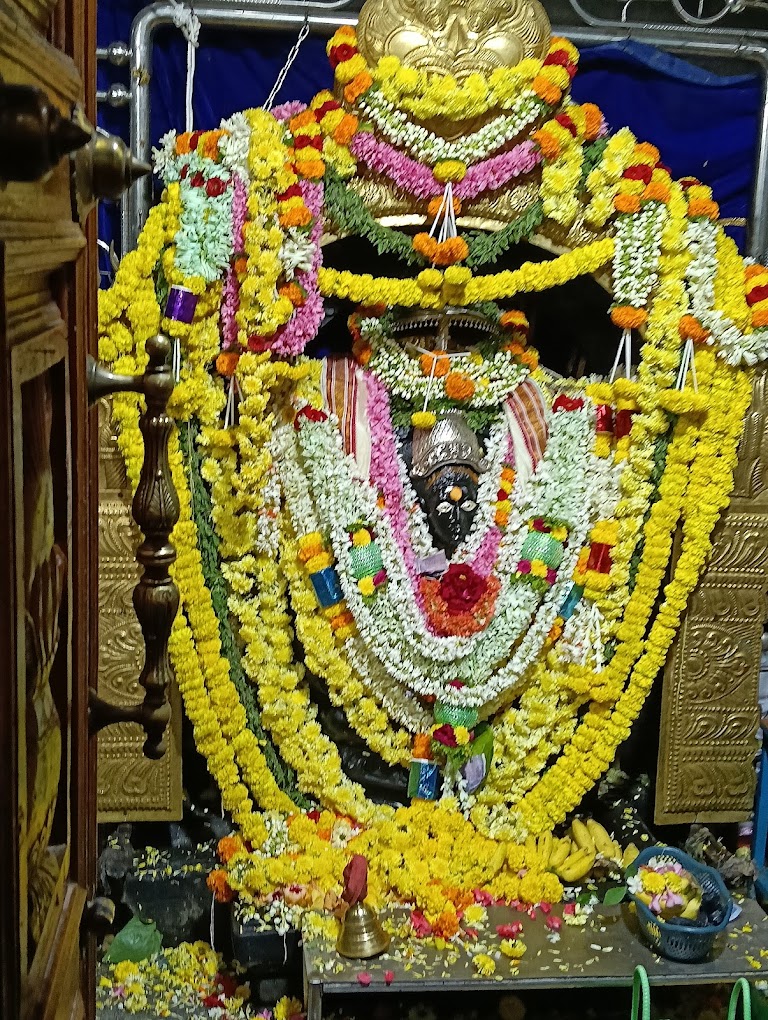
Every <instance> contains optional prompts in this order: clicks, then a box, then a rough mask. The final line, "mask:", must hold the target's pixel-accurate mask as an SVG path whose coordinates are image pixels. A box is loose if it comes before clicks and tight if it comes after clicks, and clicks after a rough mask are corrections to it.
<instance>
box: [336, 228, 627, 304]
mask: <svg viewBox="0 0 768 1020" xmlns="http://www.w3.org/2000/svg"><path fill="white" fill-rule="evenodd" d="M613 249H614V241H613V238H612V237H606V238H603V239H602V240H599V241H594V242H592V243H591V244H588V245H585V246H584V247H583V248H576V249H574V250H573V251H570V252H567V253H566V254H564V255H559V256H558V257H557V258H555V259H552V260H551V261H550V262H526V263H524V264H523V265H522V266H520V268H519V269H514V270H507V271H505V272H502V273H495V274H491V275H489V276H477V277H473V276H472V274H471V272H470V270H469V269H465V268H463V267H461V266H452V267H450V268H449V269H446V271H445V272H444V273H442V272H440V270H437V269H425V270H422V272H421V273H419V275H418V276H417V277H416V279H415V280H414V279H402V280H396V279H388V278H386V277H374V276H369V275H367V274H363V275H358V274H356V273H350V272H347V271H339V270H337V269H328V268H325V267H324V268H322V269H321V270H320V271H319V283H320V291H321V293H322V294H323V295H324V296H325V297H338V298H344V299H348V300H350V301H354V302H355V303H356V304H361V305H376V304H385V305H399V306H401V307H403V308H414V307H422V308H438V307H441V306H442V305H445V304H476V303H479V302H483V301H501V300H503V299H505V298H511V297H514V296H515V295H516V294H529V293H534V292H538V291H543V290H550V289H551V288H552V287H558V286H560V285H562V284H564V283H568V282H569V281H570V280H575V279H576V278H577V277H579V276H586V275H588V274H591V273H596V272H597V271H598V270H599V269H602V267H603V266H605V265H606V264H607V263H608V262H609V261H610V259H611V257H612V255H613Z"/></svg>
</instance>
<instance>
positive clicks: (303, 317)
mask: <svg viewBox="0 0 768 1020" xmlns="http://www.w3.org/2000/svg"><path fill="white" fill-rule="evenodd" d="M299 185H300V187H301V194H302V197H303V199H304V204H305V205H306V207H307V208H308V209H309V211H310V213H311V214H312V228H311V230H310V235H309V236H310V240H311V241H312V246H313V256H312V266H311V268H310V269H308V270H302V271H301V272H300V273H297V274H296V283H298V284H299V286H301V287H303V288H304V290H305V291H306V292H307V298H306V301H305V302H304V304H303V305H301V306H300V307H299V308H297V309H296V310H295V312H294V313H293V315H292V316H291V318H290V319H289V320H288V322H287V323H286V324H285V325H284V326H283V327H281V329H279V330H278V331H277V333H276V334H275V339H274V341H273V342H272V345H271V350H273V351H274V352H275V353H276V354H281V355H283V356H284V357H290V356H291V355H294V354H301V352H302V351H303V350H304V348H305V347H306V346H307V344H308V343H309V341H310V340H312V339H313V338H314V336H315V335H316V333H317V331H318V329H319V328H320V323H321V322H322V321H323V314H324V312H325V304H324V302H323V298H322V295H321V294H320V290H319V288H318V285H317V273H318V270H319V268H320V266H321V265H322V262H323V249H322V247H321V245H320V239H321V237H322V236H323V195H324V188H323V185H322V184H317V183H313V182H310V181H300V182H299Z"/></svg>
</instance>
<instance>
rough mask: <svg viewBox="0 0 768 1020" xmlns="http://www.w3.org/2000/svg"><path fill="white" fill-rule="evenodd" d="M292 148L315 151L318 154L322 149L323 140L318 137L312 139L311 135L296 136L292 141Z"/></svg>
mask: <svg viewBox="0 0 768 1020" xmlns="http://www.w3.org/2000/svg"><path fill="white" fill-rule="evenodd" d="M293 147H294V148H295V149H317V151H318V152H320V150H321V149H322V147H323V140H322V138H321V137H320V136H319V135H315V136H314V137H312V136H311V135H296V137H295V138H294V140H293Z"/></svg>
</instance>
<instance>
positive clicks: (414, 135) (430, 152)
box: [358, 88, 545, 165]
mask: <svg viewBox="0 0 768 1020" xmlns="http://www.w3.org/2000/svg"><path fill="white" fill-rule="evenodd" d="M358 105H359V108H360V111H361V113H362V114H363V115H364V117H366V118H368V119H369V120H371V121H372V122H373V123H374V124H375V126H376V127H377V128H378V129H379V131H380V132H381V134H382V135H383V136H384V137H385V138H386V140H387V141H388V142H390V143H391V144H392V145H395V146H397V147H398V148H400V149H404V150H406V151H407V152H409V153H410V154H411V155H412V156H413V157H414V158H415V159H418V160H419V161H421V162H423V163H428V164H431V165H434V164H435V163H438V162H440V160H447V159H458V160H461V161H462V162H464V163H468V164H472V163H477V162H479V161H480V160H483V159H486V158H487V157H488V156H491V155H493V153H494V152H497V151H498V150H499V149H502V148H504V146H505V145H508V144H509V142H511V141H512V139H513V138H517V137H518V135H520V134H522V132H523V131H524V130H525V129H526V128H529V127H530V126H531V124H533V123H534V122H535V121H536V119H537V118H538V117H540V116H541V115H542V113H543V112H544V109H545V107H544V104H543V103H542V101H541V100H540V99H539V98H538V96H536V94H535V93H534V92H533V91H532V90H528V91H526V92H524V93H523V94H522V95H521V96H520V97H519V98H518V99H517V100H516V101H515V103H514V105H513V106H512V107H511V109H510V112H509V113H505V114H503V115H501V116H499V117H495V118H494V119H493V120H492V121H490V122H489V123H488V124H485V125H484V126H483V127H481V128H479V130H477V131H474V132H473V133H472V134H469V135H464V136H462V137H461V138H456V139H453V140H449V139H446V138H441V137H440V136H439V135H436V134H435V133H434V132H433V131H429V130H428V129H427V128H425V127H423V126H422V125H421V124H417V123H416V122H415V121H413V120H412V119H411V118H410V117H409V116H408V115H407V114H405V113H404V112H403V111H402V110H398V109H397V107H395V105H394V104H393V103H391V102H390V101H389V100H388V99H386V98H385V97H384V95H383V93H382V92H381V91H379V90H378V89H375V88H374V89H369V90H368V92H367V93H366V94H365V96H363V97H362V98H361V99H360V100H359V103H358Z"/></svg>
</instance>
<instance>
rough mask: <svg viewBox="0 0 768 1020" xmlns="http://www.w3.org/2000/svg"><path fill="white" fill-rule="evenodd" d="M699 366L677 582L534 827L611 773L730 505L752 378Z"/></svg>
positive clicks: (562, 768) (552, 783)
mask: <svg viewBox="0 0 768 1020" xmlns="http://www.w3.org/2000/svg"><path fill="white" fill-rule="evenodd" d="M697 364H698V368H699V371H700V373H701V375H705V374H706V375H707V376H709V379H710V383H709V391H708V394H707V396H708V407H709V413H708V415H707V417H706V420H705V422H704V424H703V425H702V427H701V430H700V433H699V438H698V444H697V448H696V456H695V458H694V460H693V464H692V466H691V471H690V477H689V481H688V485H687V487H686V490H687V496H686V498H685V501H684V510H683V516H684V524H683V539H682V544H681V550H680V556H679V558H678V561H677V563H676V565H675V568H674V571H673V576H672V580H671V581H670V583H669V584H668V585H667V587H666V588H665V592H664V596H665V597H664V602H663V603H662V606H661V608H660V609H659V612H658V613H657V614H656V617H655V619H654V622H653V624H652V626H651V629H650V632H649V634H648V637H647V639H646V640H645V642H644V644H643V649H644V650H643V653H642V655H641V657H640V658H639V660H638V661H637V662H636V664H635V666H634V669H633V671H632V675H631V677H630V681H629V684H628V685H627V688H626V690H625V691H624V692H623V693H622V695H621V696H620V698H619V700H618V702H617V703H616V705H615V707H614V708H613V709H611V708H610V707H609V706H599V705H593V706H592V708H591V709H590V711H589V712H588V713H587V716H586V717H585V718H584V720H583V721H582V723H581V724H580V726H579V728H578V730H577V731H576V734H575V736H574V739H573V741H572V742H571V744H570V746H569V747H568V748H567V749H566V751H565V752H564V754H563V755H561V757H560V758H559V759H558V761H557V762H556V763H555V764H554V765H553V766H552V768H551V769H549V770H548V771H547V772H546V774H545V775H544V776H543V777H542V780H541V782H540V783H538V784H537V786H536V788H535V789H534V790H533V791H531V793H530V794H528V795H527V797H526V798H525V799H524V800H523V801H522V802H521V803H520V805H519V811H520V814H521V816H522V817H523V818H524V819H525V823H526V825H527V827H528V829H529V831H532V832H547V831H550V829H551V828H552V826H553V825H556V824H557V823H558V822H560V821H562V820H563V818H565V816H566V814H567V813H568V812H569V811H571V810H573V809H574V808H575V807H576V806H577V805H578V803H579V802H580V801H581V798H582V797H583V796H584V794H585V793H586V792H587V790H589V789H591V787H592V786H593V785H594V783H595V782H596V781H597V779H598V778H599V777H600V775H601V774H602V773H603V772H605V770H606V769H607V768H608V766H609V765H610V762H611V761H612V759H613V755H614V753H615V751H616V748H617V747H618V746H619V744H620V743H622V741H623V740H625V739H626V737H627V736H628V735H629V731H630V728H631V725H632V723H633V722H634V720H635V719H636V718H637V715H638V713H639V711H640V709H641V708H642V706H643V704H644V702H645V698H646V697H647V695H648V692H649V690H650V688H651V686H652V684H653V682H654V680H655V678H656V676H657V675H658V672H659V670H660V669H661V668H662V667H663V665H664V662H665V660H666V657H667V653H668V651H669V647H670V645H671V643H672V641H673V639H674V636H675V633H676V631H677V628H678V626H679V624H680V620H681V618H682V614H683V613H684V611H685V607H686V605H687V602H688V598H689V597H690V594H691V592H692V591H693V589H694V587H695V586H696V584H697V582H698V579H699V577H700V576H701V571H702V570H703V568H704V565H705V562H706V558H707V555H708V554H709V550H710V548H711V535H712V530H713V529H714V526H715V524H716V523H717V520H718V518H719V515H720V513H721V512H722V510H723V509H724V508H725V507H726V506H727V504H728V496H729V494H730V491H731V488H732V485H733V471H734V468H735V466H736V462H737V457H738V444H739V439H740V436H741V430H742V427H743V420H744V415H745V414H746V411H747V408H748V407H749V402H750V400H751V384H750V378H749V375H748V374H747V373H744V372H739V371H738V370H735V369H733V368H731V367H730V366H728V365H726V364H724V363H723V362H722V361H720V360H719V359H717V358H716V356H715V355H714V354H713V352H711V351H705V352H702V353H701V354H700V355H699V356H698V362H697ZM701 375H700V378H701ZM642 597H643V598H646V597H647V596H646V595H645V594H643V596H642ZM631 606H632V602H631V600H630V605H629V606H628V609H627V624H628V626H631V621H632V619H633V618H632V616H631V612H630V610H631Z"/></svg>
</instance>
